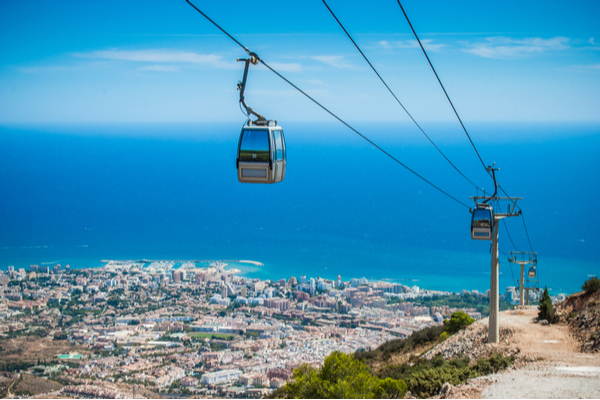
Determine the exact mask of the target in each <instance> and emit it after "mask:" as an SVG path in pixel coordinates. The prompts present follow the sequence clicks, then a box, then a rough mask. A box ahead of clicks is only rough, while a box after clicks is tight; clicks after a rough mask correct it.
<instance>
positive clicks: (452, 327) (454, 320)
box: [444, 311, 475, 335]
mask: <svg viewBox="0 0 600 400" xmlns="http://www.w3.org/2000/svg"><path fill="white" fill-rule="evenodd" d="M473 322H475V319H473V318H471V317H470V316H469V314H467V313H465V312H463V311H456V312H453V313H452V316H451V317H450V319H447V320H445V321H444V332H447V333H448V334H449V335H454V334H455V333H456V332H458V331H460V330H461V329H463V328H465V327H467V326H469V325H471V324H472V323H473Z"/></svg>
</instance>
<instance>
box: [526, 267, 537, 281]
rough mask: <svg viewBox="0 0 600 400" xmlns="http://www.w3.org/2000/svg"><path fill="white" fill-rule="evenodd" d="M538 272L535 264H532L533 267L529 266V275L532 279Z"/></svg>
mask: <svg viewBox="0 0 600 400" xmlns="http://www.w3.org/2000/svg"><path fill="white" fill-rule="evenodd" d="M536 272H537V271H536V269H535V267H534V266H532V267H529V273H528V274H527V276H528V277H529V278H530V279H534V278H535V275H536Z"/></svg>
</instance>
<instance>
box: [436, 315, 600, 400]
mask: <svg viewBox="0 0 600 400" xmlns="http://www.w3.org/2000/svg"><path fill="white" fill-rule="evenodd" d="M536 317H537V309H535V308H534V307H532V308H530V309H526V310H514V311H504V312H502V313H500V320H499V323H500V331H501V336H500V343H501V344H502V348H503V352H505V351H506V350H511V349H512V350H517V349H518V353H517V354H518V360H517V362H516V363H515V365H514V366H513V367H511V368H510V369H508V370H506V371H503V372H501V373H498V374H495V375H490V376H487V377H481V378H478V379H473V380H471V381H469V382H467V383H466V384H464V385H461V386H458V387H456V388H453V389H452V391H451V393H449V396H447V397H452V398H488V399H497V398H504V399H506V398H513V399H535V398H538V399H539V398H544V399H555V398H600V354H598V353H596V354H584V353H580V352H579V348H580V344H579V343H578V342H577V341H576V339H575V338H574V337H573V336H572V335H571V333H570V331H569V328H568V327H567V326H564V325H542V324H540V323H535V322H534V319H535V318H536ZM487 324H488V320H487V319H484V320H481V321H478V322H477V323H476V324H473V325H474V326H472V327H469V328H470V330H472V331H473V332H475V331H477V330H478V329H479V330H481V328H482V326H487ZM503 328H504V329H506V328H510V330H511V331H512V335H510V337H509V338H506V337H502V331H503ZM485 346H497V345H487V344H486V345H485ZM497 348H498V349H499V347H497Z"/></svg>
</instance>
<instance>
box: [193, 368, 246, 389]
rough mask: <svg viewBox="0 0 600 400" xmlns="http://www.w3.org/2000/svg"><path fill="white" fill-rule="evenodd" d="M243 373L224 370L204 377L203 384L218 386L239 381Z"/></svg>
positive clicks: (237, 370)
mask: <svg viewBox="0 0 600 400" xmlns="http://www.w3.org/2000/svg"><path fill="white" fill-rule="evenodd" d="M242 373H243V372H242V371H240V370H239V369H224V370H222V371H217V372H211V373H208V374H204V375H202V378H201V382H202V383H203V384H205V385H216V384H219V383H223V382H229V381H237V380H238V378H239V377H240V375H242Z"/></svg>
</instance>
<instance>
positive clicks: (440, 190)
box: [186, 0, 470, 208]
mask: <svg viewBox="0 0 600 400" xmlns="http://www.w3.org/2000/svg"><path fill="white" fill-rule="evenodd" d="M186 2H187V3H188V4H189V5H191V6H192V7H193V8H194V9H195V10H196V11H198V12H199V13H200V14H202V16H204V17H205V18H206V19H207V20H208V21H210V22H211V23H212V24H213V25H214V26H216V27H217V28H219V30H221V31H222V32H223V33H225V34H226V35H227V36H228V37H229V38H230V39H231V40H233V41H234V42H235V43H236V44H237V45H239V46H240V47H242V48H243V49H244V50H245V51H246V53H248V54H249V55H251V56H253V57H256V60H257V61H259V62H260V63H261V64H262V65H264V66H265V67H267V69H269V70H270V71H271V72H273V73H274V74H275V75H277V76H278V77H280V78H281V79H283V80H284V81H285V82H286V83H288V84H289V85H290V86H292V87H293V88H294V89H296V90H297V91H299V92H300V93H302V94H303V95H304V96H305V97H307V98H308V99H309V100H311V101H312V102H313V103H315V104H316V105H317V106H319V107H321V109H323V110H324V111H325V112H327V113H328V114H329V115H331V116H332V117H334V118H335V119H337V120H338V121H340V122H341V123H342V124H344V125H345V126H346V127H347V128H349V129H350V130H352V131H353V132H354V133H356V134H357V135H358V136H360V137H361V138H363V139H364V140H366V141H367V142H369V143H370V144H371V145H372V146H373V147H375V148H376V149H377V150H379V151H381V152H382V153H383V154H385V155H386V156H388V157H389V158H391V159H392V160H393V161H395V162H396V163H398V164H400V165H401V166H403V167H404V168H405V169H407V170H408V171H409V172H411V173H412V174H413V175H415V176H417V177H418V178H420V179H421V180H422V181H424V182H425V183H427V184H429V185H430V186H432V187H433V188H435V189H437V190H438V191H439V192H441V193H442V194H445V195H446V196H447V197H449V198H451V199H452V200H454V201H455V202H457V203H458V204H460V205H462V206H464V207H466V208H470V207H469V206H468V205H466V204H465V203H463V202H462V201H460V200H458V199H457V198H456V197H454V196H452V195H450V194H449V193H448V192H446V191H444V190H443V189H441V188H439V187H438V186H436V185H435V184H433V183H432V182H430V181H428V180H427V179H426V178H425V177H423V176H421V175H419V174H418V173H417V172H416V171H414V170H413V169H411V168H409V167H408V166H407V165H406V164H404V163H403V162H401V161H400V160H398V159H397V158H396V157H394V156H392V155H391V154H390V153H388V152H387V151H385V150H384V149H382V148H381V147H379V145H377V144H376V143H375V142H373V141H372V140H371V139H369V138H368V137H366V136H365V135H363V134H362V133H360V132H359V131H357V130H356V129H354V128H353V127H352V126H350V125H349V124H348V123H347V122H346V121H344V120H343V119H341V118H340V117H338V116H337V115H336V114H334V113H333V112H331V111H329V109H327V108H326V107H325V106H323V105H322V104H321V103H319V102H318V101H317V100H315V99H313V98H312V97H310V96H309V95H308V94H307V93H306V92H304V91H303V90H302V89H300V88H299V87H298V86H296V85H294V84H293V83H292V82H290V81H289V80H288V79H287V78H285V77H284V76H283V75H281V74H280V73H279V72H277V71H276V70H274V69H273V68H271V67H270V66H269V65H268V64H267V63H266V62H264V61H263V60H262V59H261V58H260V57H258V55H256V54H255V53H252V52H250V51H249V50H248V48H247V47H245V46H244V45H243V44H241V43H240V42H239V41H237V40H236V39H235V38H234V37H233V36H231V35H230V34H229V33H227V31H225V29H223V28H221V27H220V26H219V25H218V24H217V23H216V22H214V21H213V20H212V19H210V18H209V17H208V16H207V15H206V14H204V13H203V12H202V11H200V9H198V8H197V7H196V6H195V5H194V4H192V3H191V2H190V0H186Z"/></svg>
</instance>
